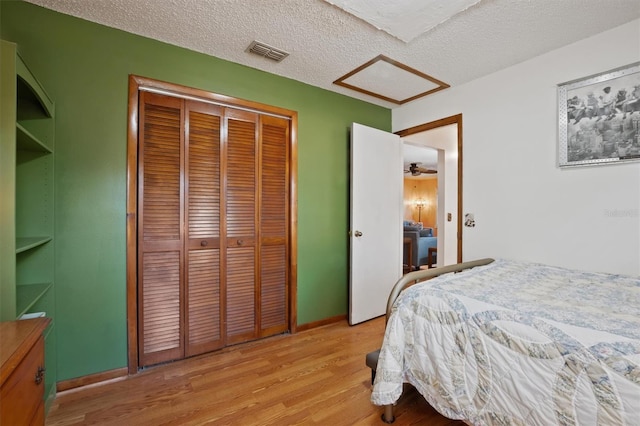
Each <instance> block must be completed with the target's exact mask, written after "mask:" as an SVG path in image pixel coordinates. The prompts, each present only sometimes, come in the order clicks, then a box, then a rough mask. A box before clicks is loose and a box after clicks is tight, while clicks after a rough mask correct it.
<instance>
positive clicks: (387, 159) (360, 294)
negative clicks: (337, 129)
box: [349, 123, 402, 325]
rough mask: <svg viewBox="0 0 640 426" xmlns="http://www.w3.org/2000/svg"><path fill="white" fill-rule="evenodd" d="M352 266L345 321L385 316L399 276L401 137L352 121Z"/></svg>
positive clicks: (358, 320) (400, 269)
mask: <svg viewBox="0 0 640 426" xmlns="http://www.w3.org/2000/svg"><path fill="white" fill-rule="evenodd" d="M350 225H351V232H350V235H351V237H350V240H351V241H350V247H351V265H350V266H351V268H350V280H349V323H350V324H352V325H353V324H357V323H359V322H362V321H366V320H369V319H371V318H375V317H378V316H380V315H384V313H385V311H386V305H387V298H388V296H389V292H390V291H391V289H392V288H393V285H394V284H395V282H396V281H397V280H398V279H399V278H400V277H401V276H402V144H401V143H400V137H399V136H397V135H394V134H392V133H387V132H384V131H382V130H378V129H373V128H371V127H367V126H363V125H361V124H357V123H353V125H352V126H351V224H350Z"/></svg>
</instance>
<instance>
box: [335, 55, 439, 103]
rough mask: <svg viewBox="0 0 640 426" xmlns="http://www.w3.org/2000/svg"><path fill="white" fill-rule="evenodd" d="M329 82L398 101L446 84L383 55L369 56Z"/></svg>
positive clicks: (390, 100) (425, 93)
mask: <svg viewBox="0 0 640 426" xmlns="http://www.w3.org/2000/svg"><path fill="white" fill-rule="evenodd" d="M333 84H336V85H338V86H342V87H346V88H348V89H351V90H355V91H356V92H360V93H364V94H366V95H369V96H373V97H375V98H378V99H382V100H385V101H388V102H393V103H395V104H398V105H402V104H404V103H407V102H410V101H413V100H415V99H418V98H421V97H423V96H427V95H430V94H432V93H435V92H437V91H440V90H443V89H446V88H448V87H450V86H449V85H448V84H447V83H445V82H443V81H440V80H438V79H436V78H434V77H431V76H429V75H427V74H425V73H423V72H420V71H418V70H416V69H413V68H411V67H409V66H407V65H405V64H403V63H400V62H398V61H395V60H393V59H390V58H388V57H386V56H384V55H379V56H377V57H375V58H373V59H372V60H370V61H369V62H367V63H365V64H364V65H361V66H360V67H358V68H356V69H355V70H353V71H351V72H349V73H347V74H345V75H344V76H342V77H340V78H339V79H337V80H336V81H334V82H333Z"/></svg>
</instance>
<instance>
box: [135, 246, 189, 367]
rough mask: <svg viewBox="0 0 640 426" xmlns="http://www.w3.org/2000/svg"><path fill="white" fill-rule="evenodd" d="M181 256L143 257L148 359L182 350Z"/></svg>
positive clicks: (149, 254) (144, 328) (144, 315)
mask: <svg viewBox="0 0 640 426" xmlns="http://www.w3.org/2000/svg"><path fill="white" fill-rule="evenodd" d="M179 263H180V252H179V251H174V252H159V253H145V255H144V256H143V265H144V266H143V269H142V272H143V279H142V287H143V288H144V292H143V295H144V296H143V302H142V309H143V312H144V314H143V323H142V327H143V336H144V345H143V350H144V354H145V355H150V354H152V353H154V352H160V351H166V350H169V349H176V348H180V269H179Z"/></svg>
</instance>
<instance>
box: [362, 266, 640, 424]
mask: <svg viewBox="0 0 640 426" xmlns="http://www.w3.org/2000/svg"><path fill="white" fill-rule="evenodd" d="M405 382H407V383H411V384H412V385H413V386H414V387H415V388H416V389H417V390H418V391H419V392H420V393H421V394H422V395H423V396H424V397H425V398H426V400H427V401H428V402H429V403H430V404H431V405H432V406H433V407H434V408H436V409H437V410H438V411H439V412H440V413H442V414H443V415H445V416H447V417H449V418H452V419H464V420H466V421H467V422H468V423H471V424H475V425H495V424H500V425H502V424H504V425H545V426H546V425H575V424H579V425H640V279H638V278H632V277H625V276H618V275H609V274H597V273H584V272H576V271H571V270H567V269H562V268H557V267H549V266H543V265H537V264H526V263H518V262H512V261H506V260H496V261H495V262H493V263H491V264H489V265H486V266H482V267H477V268H474V269H473V270H468V271H464V272H461V273H458V274H447V275H443V276H440V277H437V278H434V279H432V280H429V281H426V282H424V283H420V284H416V285H414V286H412V287H410V288H408V289H407V290H405V291H404V292H402V293H401V295H400V297H399V298H398V300H397V301H396V303H395V305H394V308H393V311H392V314H391V316H390V318H389V322H388V324H387V328H386V332H385V337H384V342H383V345H382V348H381V351H380V358H379V360H378V366H377V370H376V380H375V384H374V389H373V393H372V396H371V401H372V402H373V403H374V404H376V405H386V404H393V403H395V402H396V401H397V400H398V398H399V397H400V395H401V393H402V384H403V383H405Z"/></svg>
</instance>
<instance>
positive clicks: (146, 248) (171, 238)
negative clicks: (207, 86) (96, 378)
mask: <svg viewBox="0 0 640 426" xmlns="http://www.w3.org/2000/svg"><path fill="white" fill-rule="evenodd" d="M139 99H140V104H139V114H140V116H139V130H138V132H139V138H138V139H139V140H138V363H139V366H147V365H152V364H157V363H161V362H166V361H170V360H176V359H181V358H184V357H187V356H192V355H197V354H201V353H205V352H209V351H212V350H215V349H218V348H221V347H223V346H227V345H231V344H235V343H240V342H245V341H249V340H253V339H256V338H259V337H265V336H269V335H273V334H278V333H282V332H285V331H286V330H288V321H289V311H288V306H289V300H288V294H289V288H288V282H289V276H288V271H289V256H290V254H289V225H288V224H289V222H290V220H289V214H290V213H289V208H290V200H289V191H290V188H289V185H290V184H289V179H290V176H289V169H290V166H289V163H288V158H289V140H290V134H289V128H290V123H289V121H288V120H286V119H284V118H277V117H272V116H267V115H262V114H259V113H257V112H251V111H246V110H240V109H234V108H229V107H223V106H219V105H214V104H211V103H207V102H203V101H202V102H201V101H197V100H187V99H182V98H178V97H172V96H167V95H161V94H157V93H151V92H147V91H141V92H140V97H139Z"/></svg>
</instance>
